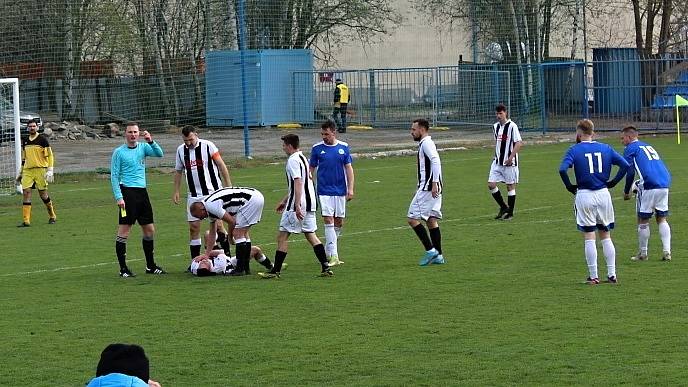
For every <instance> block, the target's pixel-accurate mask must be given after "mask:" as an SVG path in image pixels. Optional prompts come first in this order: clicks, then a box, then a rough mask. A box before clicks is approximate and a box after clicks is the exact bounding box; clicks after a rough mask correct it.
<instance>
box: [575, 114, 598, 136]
mask: <svg viewBox="0 0 688 387" xmlns="http://www.w3.org/2000/svg"><path fill="white" fill-rule="evenodd" d="M576 129H579V130H580V131H581V132H583V133H585V134H587V135H590V134H592V132H593V131H595V124H593V123H592V121H590V120H589V119H587V118H585V119H582V120H580V121H578V123H577V124H576Z"/></svg>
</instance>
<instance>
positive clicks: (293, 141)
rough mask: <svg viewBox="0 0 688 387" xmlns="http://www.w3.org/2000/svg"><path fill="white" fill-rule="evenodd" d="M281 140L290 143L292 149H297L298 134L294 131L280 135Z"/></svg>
mask: <svg viewBox="0 0 688 387" xmlns="http://www.w3.org/2000/svg"><path fill="white" fill-rule="evenodd" d="M282 142H284V143H285V144H286V145H291V146H292V148H294V149H299V136H298V135H296V134H294V133H289V134H285V135H284V136H282Z"/></svg>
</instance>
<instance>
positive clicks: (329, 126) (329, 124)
mask: <svg viewBox="0 0 688 387" xmlns="http://www.w3.org/2000/svg"><path fill="white" fill-rule="evenodd" d="M320 129H329V130H331V131H333V132H334V131H336V130H337V125H335V123H334V121H332V120H327V121H325V122H323V123H322V125H320Z"/></svg>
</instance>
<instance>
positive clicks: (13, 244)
mask: <svg viewBox="0 0 688 387" xmlns="http://www.w3.org/2000/svg"><path fill="white" fill-rule="evenodd" d="M643 140H647V141H648V142H650V143H651V144H652V145H653V146H654V147H655V148H656V149H657V150H658V151H659V152H660V154H661V155H662V157H663V158H664V160H665V162H666V163H667V165H668V167H669V169H670V170H671V172H672V175H673V178H674V179H673V186H672V190H671V196H670V208H671V213H672V215H671V217H670V224H671V227H672V234H673V239H672V252H673V257H674V260H673V261H672V262H669V263H666V262H661V261H660V259H659V258H660V254H661V244H660V241H659V237H658V232H657V228H656V225H655V224H654V223H653V224H652V237H651V239H650V260H649V261H647V262H631V261H630V260H629V257H630V256H631V255H632V254H633V253H635V252H636V251H637V237H636V225H635V212H634V208H635V205H634V201H623V198H622V196H623V195H622V184H619V186H617V187H616V188H614V189H613V191H612V196H613V198H614V205H615V210H616V229H615V230H614V232H613V233H612V236H613V239H614V242H615V245H616V251H617V268H618V269H617V270H618V277H619V282H620V283H619V284H618V285H616V286H614V285H609V284H602V285H598V286H587V285H584V284H583V283H582V282H583V280H584V279H585V278H586V276H587V267H586V265H585V259H584V256H583V241H582V237H581V236H580V235H579V232H578V231H577V230H576V227H575V223H574V217H573V209H572V206H573V197H572V195H571V194H569V193H568V192H567V191H566V190H565V189H564V187H563V185H562V183H561V181H560V179H559V175H558V173H557V169H558V166H559V162H560V160H561V157H562V155H563V153H564V151H565V150H566V148H567V147H568V146H570V144H553V145H531V144H526V146H525V147H524V148H523V149H522V152H521V167H520V169H521V184H520V185H519V186H518V189H517V192H518V200H517V203H516V215H515V218H514V219H513V221H510V222H503V221H495V220H493V219H492V217H493V216H494V215H495V213H496V212H497V206H496V204H495V203H494V201H493V200H492V198H491V196H490V194H489V192H488V190H487V188H486V179H487V173H488V171H489V164H490V160H491V157H492V156H491V155H492V149H491V148H490V147H486V148H479V149H469V150H463V151H449V152H441V153H440V156H441V158H442V164H443V174H444V199H443V209H442V210H443V213H444V219H443V221H442V222H441V223H440V224H441V229H442V235H443V250H444V256H445V258H446V259H447V264H446V265H443V266H431V267H418V266H417V261H418V258H419V257H420V256H421V255H422V248H421V245H420V243H419V242H418V240H417V238H416V236H415V235H414V233H413V231H412V230H411V229H410V228H409V227H408V226H407V225H406V218H405V217H406V210H407V208H408V204H409V201H410V200H411V198H412V196H413V193H414V191H415V178H416V176H415V173H416V171H415V166H416V163H415V160H414V158H413V157H391V158H378V159H358V160H355V163H354V168H355V172H356V198H355V199H354V201H352V202H350V204H349V206H348V208H347V224H346V227H345V229H344V234H343V236H342V238H341V240H340V257H341V259H342V260H343V261H345V262H346V263H345V264H344V265H342V266H337V267H336V268H335V273H336V275H335V276H334V277H333V278H317V277H316V275H317V273H318V272H319V265H318V264H317V262H316V260H315V257H314V255H313V252H312V250H311V249H310V247H309V246H308V244H307V243H306V242H305V241H304V238H303V237H301V236H298V235H294V236H292V238H291V240H290V242H291V243H290V246H289V247H290V250H289V255H288V257H287V261H286V262H287V263H288V264H289V267H288V269H287V270H285V271H284V272H283V275H282V278H281V279H280V280H274V281H264V280H259V279H258V278H256V277H255V276H251V277H241V278H229V277H211V278H193V277H191V276H190V275H189V274H187V273H185V272H184V270H185V269H186V267H187V264H188V227H187V224H186V217H185V216H186V214H185V210H184V207H183V206H175V205H174V204H173V203H172V202H171V199H170V198H171V195H172V191H173V184H172V175H171V174H163V173H154V172H153V173H149V175H148V178H149V193H150V195H151V201H152V203H153V207H154V210H155V223H156V229H157V235H156V240H155V241H156V245H155V247H156V257H157V261H158V263H159V264H160V265H161V266H162V267H164V268H165V269H166V270H167V271H168V272H170V273H169V274H168V275H166V276H148V275H145V274H144V270H143V268H144V261H143V252H142V249H141V243H140V236H141V233H140V228H138V227H136V228H134V229H133V231H132V234H131V236H130V238H129V243H128V245H129V247H128V259H129V267H130V268H131V269H132V270H133V271H134V272H135V273H136V274H137V275H138V276H137V277H136V278H130V279H122V278H119V277H118V275H117V274H118V267H117V263H116V258H115V255H114V240H115V238H114V237H115V230H116V221H117V211H116V207H115V205H114V202H113V199H112V193H111V191H110V185H109V180H105V179H98V178H94V177H93V175H66V176H58V179H59V180H58V183H59V184H55V185H52V186H51V188H50V191H51V197H52V198H53V200H54V202H55V205H56V209H57V214H58V223H57V224H56V225H48V224H47V215H46V213H45V208H44V206H43V204H42V203H41V202H40V199H39V198H38V196H37V195H36V194H34V200H33V202H34V206H33V217H32V220H33V221H32V227H30V228H26V229H17V228H16V227H15V226H16V225H17V224H18V223H19V222H20V221H21V204H20V203H21V198H20V197H19V196H13V197H0V214H2V217H1V218H0V219H1V220H0V230H1V231H2V235H3V243H2V265H1V267H0V308H1V310H2V313H1V314H0V326H2V327H3V332H4V337H3V341H4V342H3V345H2V346H0V358H2V359H3V362H2V363H3V365H2V368H3V370H4V371H2V372H0V385H3V386H24V385H26V386H29V385H31V386H76V385H83V384H84V383H85V382H87V381H88V380H89V379H90V378H91V377H93V376H94V374H95V366H96V364H97V362H98V358H99V355H100V352H101V350H102V349H103V348H104V347H105V346H106V345H107V344H109V343H113V342H124V343H136V344H140V345H142V346H143V347H144V348H145V350H146V353H147V354H148V356H149V358H150V359H151V377H152V378H153V379H155V380H157V381H159V382H160V383H161V384H162V385H163V386H226V385H289V386H296V385H342V386H344V385H346V386H351V385H374V386H382V385H385V386H393V385H456V384H465V385H513V384H524V385H591V384H594V383H605V384H632V385H638V384H644V385H648V384H652V385H680V384H685V380H686V379H687V378H688V371H687V370H686V367H685V364H688V351H686V348H687V347H688V339H686V334H685V327H686V320H687V316H688V314H687V308H688V302H687V301H686V291H687V290H688V284H687V282H686V278H688V265H686V263H685V262H686V259H685V256H686V254H685V251H686V249H687V247H688V243H687V242H686V239H685V230H684V229H683V227H685V224H686V221H687V219H688V217H687V216H686V213H687V207H688V205H687V204H686V203H688V182H686V179H685V176H686V175H688V167H687V164H686V163H685V160H686V157H685V154H686V150H685V145H681V146H679V145H676V142H675V138H674V137H670V136H669V137H651V138H643ZM604 141H605V142H608V143H610V144H612V145H614V147H615V148H616V149H617V150H619V151H622V146H621V145H620V143H619V141H618V139H617V138H616V137H614V138H610V139H607V140H604ZM409 143H410V138H409ZM168 151H169V150H168ZM285 159H286V157H284V158H283V159H282V160H280V161H279V162H277V163H266V164H265V165H261V166H255V167H250V168H241V169H238V168H233V169H231V170H230V173H231V174H232V181H233V182H234V183H235V184H237V185H242V186H252V187H256V188H258V189H259V190H261V191H262V192H263V194H264V195H265V199H266V206H265V210H264V213H263V220H262V221H261V223H260V224H258V225H256V226H254V227H253V229H252V239H253V243H254V244H258V245H260V246H262V247H263V248H264V249H265V250H266V253H267V255H268V256H269V257H270V258H271V259H272V257H273V254H274V251H275V243H274V240H275V235H276V233H277V225H278V219H279V218H278V216H277V214H276V213H275V212H274V211H273V209H274V206H275V204H276V203H277V201H278V200H279V198H281V197H282V195H283V194H284V192H285V189H286V182H285V177H284V160H285ZM614 171H615V170H614ZM501 189H502V193H504V188H503V186H502V187H501ZM319 226H320V230H319V232H318V235H319V236H321V237H322V222H321V221H320V220H319ZM599 250H600V251H601V248H599ZM598 264H599V267H600V275H601V276H604V275H606V271H605V268H606V267H605V265H604V258H603V256H602V254H601V253H600V256H599V260H598ZM260 269H262V267H260V266H258V265H257V264H255V263H252V271H253V272H254V273H255V272H257V271H259V270H260Z"/></svg>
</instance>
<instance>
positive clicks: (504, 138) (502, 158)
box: [493, 120, 521, 166]
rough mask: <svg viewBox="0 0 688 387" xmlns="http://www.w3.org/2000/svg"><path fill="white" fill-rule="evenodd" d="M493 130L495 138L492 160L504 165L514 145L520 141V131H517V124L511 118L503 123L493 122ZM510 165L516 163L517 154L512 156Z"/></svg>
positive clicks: (515, 164)
mask: <svg viewBox="0 0 688 387" xmlns="http://www.w3.org/2000/svg"><path fill="white" fill-rule="evenodd" d="M493 130H494V138H495V156H494V162H495V164H497V165H504V164H505V163H506V160H508V159H509V155H510V154H511V152H513V150H514V145H515V144H516V143H517V142H520V141H521V132H519V131H518V125H516V124H515V123H514V122H513V121H511V120H507V121H506V122H505V123H504V125H502V124H500V123H499V122H495V124H494V126H493ZM512 165H514V166H517V165H518V154H516V157H514V160H513V164H512Z"/></svg>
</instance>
